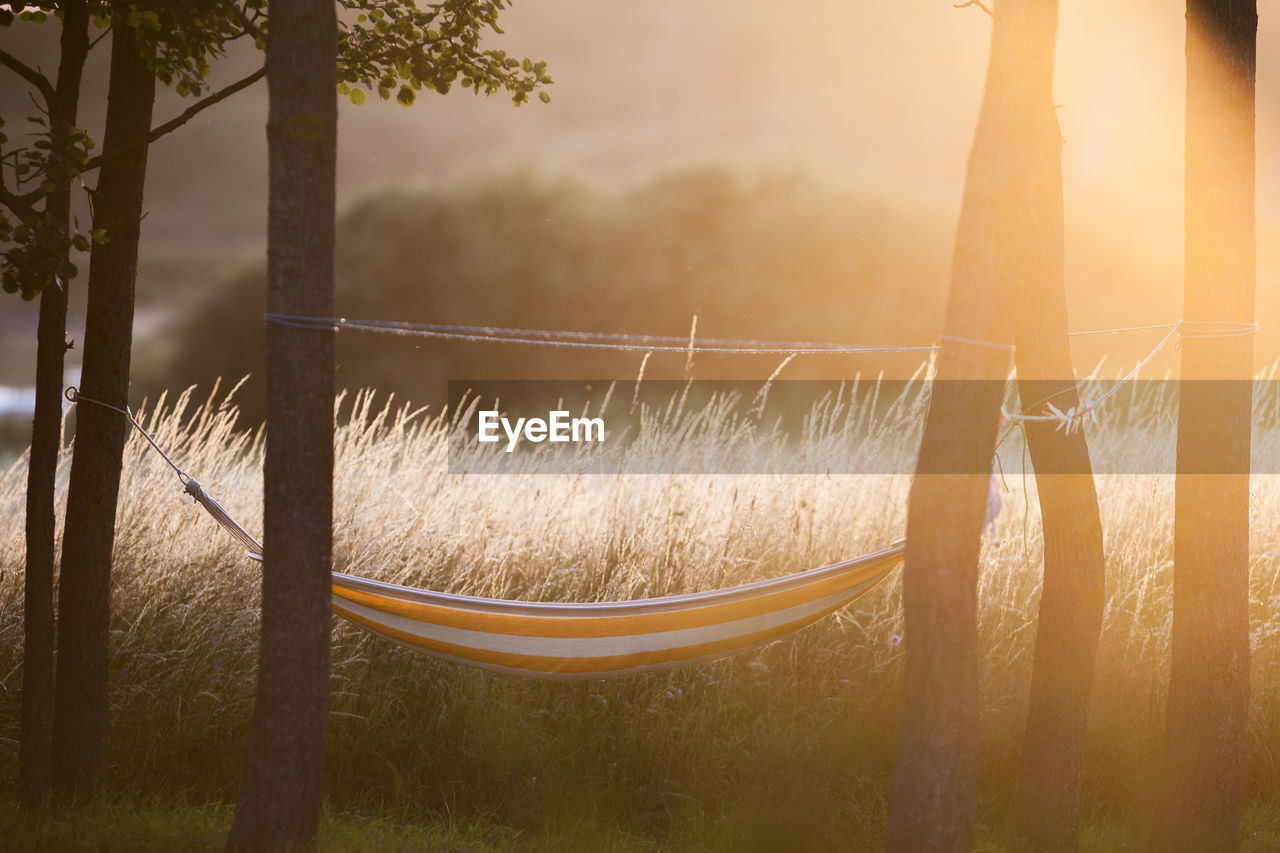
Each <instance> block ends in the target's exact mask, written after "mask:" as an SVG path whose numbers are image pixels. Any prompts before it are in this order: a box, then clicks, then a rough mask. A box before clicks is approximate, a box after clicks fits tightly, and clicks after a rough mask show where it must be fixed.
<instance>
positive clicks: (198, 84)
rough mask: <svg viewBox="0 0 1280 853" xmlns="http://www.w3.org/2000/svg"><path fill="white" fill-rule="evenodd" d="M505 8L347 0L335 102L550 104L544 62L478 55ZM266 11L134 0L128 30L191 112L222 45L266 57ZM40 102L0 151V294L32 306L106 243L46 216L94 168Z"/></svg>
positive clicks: (204, 93)
mask: <svg viewBox="0 0 1280 853" xmlns="http://www.w3.org/2000/svg"><path fill="white" fill-rule="evenodd" d="M508 5H509V0H484V2H474V0H444V2H441V3H436V4H427V5H424V6H423V7H421V8H419V6H418V5H417V4H416V3H415V2H413V0H348V2H346V3H344V6H345V7H346V8H347V9H348V10H349V11H350V12H351V14H350V15H347V16H346V18H347V19H346V20H344V21H343V22H342V23H341V34H340V41H339V59H338V80H339V86H338V88H339V92H340V94H343V95H346V96H348V97H349V98H350V99H351V101H352V102H353V103H357V104H358V103H362V102H363V101H364V100H365V90H366V89H368V90H370V91H377V92H378V95H379V96H380V97H381V98H382V99H383V100H388V99H390V98H391V97H392V95H393V94H394V96H395V99H396V100H397V101H398V102H399V103H401V104H403V105H404V106H410V105H412V104H413V103H414V101H415V100H416V98H417V93H418V92H419V91H421V90H422V89H423V88H424V87H425V88H426V89H428V90H432V91H436V92H439V93H441V94H445V93H447V92H449V90H450V89H451V87H452V86H453V85H454V83H455V82H458V83H460V84H461V85H462V86H463V87H464V88H470V89H473V90H474V91H475V92H476V93H477V94H479V93H481V92H483V93H485V94H494V93H496V92H499V91H503V90H505V91H507V92H509V93H510V95H511V99H512V101H513V102H514V103H515V104H516V105H517V106H519V105H520V104H523V103H526V102H528V101H529V99H530V96H531V95H532V94H533V93H534V92H535V91H536V92H538V95H539V98H540V99H541V100H543V101H548V100H550V98H549V96H548V95H547V93H546V91H545V89H544V88H543V87H545V86H548V85H551V83H552V82H554V81H553V80H552V78H551V76H550V74H548V73H547V63H546V62H544V61H534V60H530V59H528V58H525V59H516V58H515V57H511V56H508V55H507V54H506V52H505V51H503V50H499V49H492V48H489V49H485V48H482V47H481V44H480V42H481V38H482V37H483V36H484V35H485V34H486V33H487V32H494V33H501V32H502V30H501V29H500V28H499V26H498V15H499V13H500V12H501V11H502V10H503V9H504V8H506V7H507V6H508ZM87 6H88V10H89V14H90V16H91V20H92V22H93V25H94V26H95V27H97V28H98V29H107V28H109V27H110V26H112V19H111V4H110V3H105V2H90V3H88V4H87ZM267 12H268V8H267V3H266V0H239V2H238V3H228V2H226V0H190V2H183V3H173V2H166V0H135V2H133V3H131V4H130V6H129V10H128V13H127V16H126V22H127V24H128V26H130V27H132V28H133V29H134V30H135V32H136V34H137V36H138V38H139V41H140V42H141V43H143V44H146V45H148V46H149V47H150V48H151V52H152V53H154V59H153V60H151V65H152V67H153V68H154V70H155V73H156V78H157V79H158V80H159V81H160V82H161V83H164V84H165V85H167V86H170V87H172V89H173V90H174V91H175V92H177V93H178V94H179V95H182V96H190V97H193V98H194V97H197V96H200V97H201V98H202V100H201V101H200V102H198V103H197V104H196V105H195V107H193V109H202V108H203V107H204V106H208V105H211V104H212V103H216V100H215V98H216V93H214V92H213V90H212V88H211V86H210V84H209V80H208V78H209V75H210V74H211V72H212V68H213V66H212V63H213V62H215V61H216V60H217V59H218V58H219V57H221V56H223V54H224V53H225V51H226V49H227V47H228V45H230V44H231V43H232V42H234V41H236V40H238V39H241V38H245V37H252V38H253V39H254V41H255V43H256V44H257V46H258V47H259V49H265V47H266V43H265V41H264V40H263V39H264V37H265V35H266V33H267V31H269V29H270V22H269V19H268V14H267ZM61 14H62V12H61V10H60V9H59V8H58V4H57V3H52V2H45V3H39V4H28V5H27V6H26V7H25V8H24V9H23V10H22V11H21V12H20V13H18V14H16V15H15V14H14V13H13V12H11V11H8V10H0V26H9V25H11V24H13V23H14V22H15V21H21V22H24V23H30V24H42V23H45V22H46V21H48V20H50V18H51V17H52V18H55V19H56V18H58V17H61ZM28 82H29V83H30V82H31V81H28ZM33 85H34V84H33ZM46 85H47V84H46ZM37 88H41V87H37ZM41 94H43V95H44V96H45V101H46V103H45V104H44V106H43V112H44V116H40V115H36V116H32V117H31V118H29V119H28V121H29V122H30V124H31V127H32V130H31V132H30V133H29V134H28V139H29V140H30V141H29V145H24V146H21V147H18V148H15V149H12V150H6V149H5V145H6V143H7V142H8V139H7V137H5V135H4V132H3V131H4V127H3V120H0V247H4V248H0V284H2V285H3V288H4V290H5V291H6V292H9V293H19V294H21V295H22V298H23V299H28V300H29V299H34V298H35V297H36V296H38V295H39V293H40V291H41V290H42V289H43V288H44V287H45V286H46V285H47V284H48V283H49V282H51V281H56V280H61V281H63V282H66V281H70V280H71V279H72V278H73V277H74V276H75V275H76V273H77V269H76V265H75V264H74V263H72V262H71V261H70V260H69V259H68V251H67V250H68V249H69V248H72V249H75V250H76V251H79V252H85V251H88V250H89V249H90V247H91V245H92V243H94V242H102V241H103V240H105V239H107V237H108V235H106V234H104V233H102V232H101V231H97V232H90V233H78V232H77V233H72V234H67V233H65V231H64V230H63V228H62V225H61V224H60V223H58V222H55V221H54V220H53V218H51V217H49V216H47V215H46V214H45V212H44V210H43V202H44V200H45V199H46V198H47V197H48V195H49V194H50V193H51V192H53V191H55V190H57V189H59V188H66V187H68V186H70V185H71V183H72V182H73V181H74V180H75V179H76V178H77V177H78V176H80V175H82V174H84V173H85V172H86V171H88V170H90V169H92V168H93V167H94V165H96V163H95V161H93V160H91V158H90V152H91V151H92V149H93V147H94V140H93V139H92V138H91V137H90V135H89V134H88V133H87V132H86V131H85V130H84V129H82V128H78V127H50V126H49V122H48V120H47V116H48V114H49V111H50V105H49V103H48V100H49V97H50V96H51V94H52V92H51V89H50V90H49V91H44V92H42V93H41ZM169 129H170V130H171V129H172V128H169ZM6 169H7V170H8V173H9V175H10V176H11V181H10V183H11V184H12V186H11V187H10V186H9V185H8V184H6V181H5V179H6V175H5V171H6ZM5 208H7V209H8V211H7V212H6V210H5Z"/></svg>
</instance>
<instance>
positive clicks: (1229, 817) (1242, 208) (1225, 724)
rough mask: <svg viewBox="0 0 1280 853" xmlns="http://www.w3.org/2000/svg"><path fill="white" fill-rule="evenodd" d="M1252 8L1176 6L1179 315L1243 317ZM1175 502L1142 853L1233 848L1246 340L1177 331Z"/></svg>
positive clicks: (1249, 345) (1245, 641) (1243, 579)
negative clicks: (1181, 239) (1182, 226)
mask: <svg viewBox="0 0 1280 853" xmlns="http://www.w3.org/2000/svg"><path fill="white" fill-rule="evenodd" d="M1257 27H1258V14H1257V4H1256V2H1249V1H1248V0H1246V2H1241V0H1189V2H1188V3H1187V154H1186V194H1187V198H1186V284H1185V288H1186V289H1185V293H1184V307H1183V317H1184V319H1186V320H1187V321H1189V322H1192V323H1194V322H1195V321H1201V322H1205V321H1207V322H1211V323H1217V322H1235V323H1248V322H1251V321H1252V320H1253V312H1254V288H1255V276H1256V272H1255V269H1256V245H1257V238H1256V226H1255V214H1254V192H1255V189H1254V169H1255V164H1254V160H1255V152H1254V90H1255V81H1256V76H1257ZM1186 331H1187V333H1188V334H1187V335H1185V336H1184V338H1183V346H1182V383H1181V402H1180V405H1179V409H1178V475H1177V489H1176V492H1177V496H1176V499H1175V510H1174V595H1173V602H1174V611H1173V614H1174V615H1173V652H1172V654H1173V663H1172V671H1171V674H1170V681H1169V706H1168V718H1167V721H1166V729H1165V740H1166V746H1165V749H1166V752H1165V774H1164V778H1165V780H1166V784H1165V787H1164V790H1163V791H1162V794H1161V800H1160V803H1159V807H1158V810H1157V812H1156V822H1155V825H1154V829H1153V831H1152V835H1151V845H1150V847H1151V849H1152V850H1159V851H1165V850H1195V851H1201V850H1203V851H1210V850H1233V849H1235V848H1236V846H1237V845H1238V843H1239V832H1240V817H1241V812H1242V810H1243V807H1244V789H1245V772H1246V768H1245V760H1246V749H1247V733H1248V711H1249V610H1248V608H1249V478H1248V471H1249V453H1250V436H1249V430H1250V415H1251V402H1252V401H1251V392H1252V389H1251V387H1250V382H1249V381H1248V380H1249V379H1250V378H1251V375H1252V370H1253V338H1252V337H1249V336H1238V337H1205V338H1202V337H1196V336H1195V332H1196V331H1203V328H1200V329H1197V327H1195V326H1194V325H1192V326H1191V327H1190V328H1188V329H1186Z"/></svg>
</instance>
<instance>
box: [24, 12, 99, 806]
mask: <svg viewBox="0 0 1280 853" xmlns="http://www.w3.org/2000/svg"><path fill="white" fill-rule="evenodd" d="M88 55H89V14H88V12H87V11H86V9H85V4H84V2H83V0H81V2H71V3H66V4H65V5H64V7H63V14H62V36H61V43H60V56H59V60H58V81H57V84H56V86H55V88H54V92H55V96H54V99H53V102H52V103H51V104H49V127H50V130H51V131H52V133H53V144H54V145H55V146H59V147H60V149H61V150H62V151H63V152H64V153H65V152H66V151H67V147H68V145H69V139H68V132H69V131H70V129H71V128H73V127H74V126H75V124H76V113H77V111H78V108H79V103H80V78H81V74H82V72H83V70H84V63H85V58H86V57H87V56H88ZM45 204H46V208H45V209H46V211H47V212H48V213H49V214H50V216H51V217H52V218H53V219H54V220H55V221H56V222H58V223H60V224H61V225H62V227H63V228H64V229H65V230H66V231H67V232H70V230H71V183H70V182H67V184H66V185H65V186H59V187H58V188H57V189H56V190H55V191H54V192H53V193H52V194H51V195H50V196H49V199H48V201H47V202H45ZM70 287H71V283H70V282H69V281H64V282H58V281H52V282H49V283H48V284H46V285H45V288H44V290H43V291H42V292H41V293H40V319H39V325H38V327H37V331H36V405H35V414H34V417H33V418H32V423H31V457H30V460H29V467H28V469H27V519H26V534H27V564H26V576H25V577H26V580H25V582H24V584H23V601H22V613H23V647H22V648H23V652H22V729H21V734H20V736H19V740H20V744H19V748H18V787H19V790H20V792H21V795H22V800H23V802H24V803H25V804H26V805H28V806H32V807H34V806H37V805H39V804H40V803H42V802H44V801H45V800H46V799H47V798H48V796H49V792H50V790H51V787H52V770H51V769H50V760H51V759H50V745H51V741H50V722H51V713H52V709H53V631H54V621H53V561H54V550H55V549H54V534H55V528H56V515H55V509H54V506H55V502H54V484H55V480H56V478H57V472H58V452H59V450H61V448H60V446H59V443H60V441H61V437H62V377H63V372H64V371H63V368H64V364H65V356H66V351H67V346H68V344H67V340H66V328H67V291H68V289H69V288H70Z"/></svg>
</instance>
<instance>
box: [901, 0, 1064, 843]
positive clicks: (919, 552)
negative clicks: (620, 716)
mask: <svg viewBox="0 0 1280 853" xmlns="http://www.w3.org/2000/svg"><path fill="white" fill-rule="evenodd" d="M1056 12H1057V7H1056V3H1055V2H1053V0H1003V2H1001V3H1000V4H999V5H998V6H996V8H995V16H994V21H993V29H992V38H991V58H990V63H989V66H988V70H987V81H986V91H985V94H984V96H983V103H982V110H981V113H980V115H979V118H978V128H977V132H976V134H975V137H974V144H973V150H972V152H971V153H970V157H969V167H968V173H967V175H966V180H965V191H964V202H963V205H962V208H961V211H960V221H959V225H958V228H957V234H956V248H955V257H954V260H953V263H952V273H951V288H950V292H949V293H948V297H947V318H946V331H947V334H946V335H945V336H944V338H943V345H942V351H941V354H940V356H939V360H938V371H937V377H936V379H935V381H934V384H933V396H932V399H931V401H930V405H929V413H928V416H927V418H926V421H925V429H924V436H923V438H922V440H921V446H920V459H919V462H918V463H917V467H916V477H915V481H914V483H913V484H912V488H911V495H910V499H909V500H910V503H909V507H908V513H907V553H906V565H905V568H904V574H903V594H904V609H905V615H906V637H907V660H906V673H905V684H904V690H903V712H902V713H903V719H902V735H901V744H900V747H899V753H898V764H897V767H896V769H895V773H894V786H893V809H892V813H891V816H890V823H889V848H890V849H891V850H895V851H917V850H930V851H933V850H938V851H942V850H957V851H958V850H968V849H969V847H970V831H971V824H972V819H973V808H974V802H975V797H976V783H977V771H978V714H979V688H978V632H977V602H976V593H977V568H978V565H977V564H978V551H979V546H980V544H981V533H982V525H983V519H984V514H985V508H986V498H987V488H988V482H989V477H990V470H991V459H992V453H993V450H994V447H995V439H996V433H997V429H998V426H999V418H1000V402H1001V399H1002V394H1003V385H1004V379H1005V377H1006V375H1007V372H1008V367H1009V352H1008V350H1007V349H1003V348H1001V346H1000V345H1006V346H1007V345H1010V344H1011V343H1012V341H1013V337H1014V317H1013V316H1012V314H1011V312H1010V311H1009V310H1008V306H1009V304H1010V302H1011V300H1012V299H1013V297H1014V295H1015V293H1017V291H1018V287H1019V284H1020V282H1021V280H1022V278H1023V276H1025V274H1026V272H1027V270H1028V269H1031V268H1033V267H1035V266H1036V265H1037V264H1040V263H1043V261H1042V260H1040V259H1039V257H1038V255H1037V253H1038V252H1039V251H1040V249H1041V247H1040V245H1039V234H1038V231H1037V229H1038V228H1039V227H1040V226H1039V225H1038V224H1037V223H1036V222H1035V218H1036V216H1037V215H1038V213H1037V208H1036V203H1037V181H1038V180H1041V179H1042V178H1041V173H1042V171H1043V158H1044V154H1043V146H1040V145H1037V144H1036V143H1035V141H1036V140H1038V139H1040V138H1041V135H1042V134H1044V133H1045V132H1046V130H1045V129H1046V128H1047V127H1056V120H1055V118H1054V115H1053V102H1052V97H1051V92H1050V91H1049V90H1048V89H1047V88H1046V86H1047V81H1044V80H1039V79H1038V78H1037V76H1036V75H1034V74H1028V69H1030V68H1034V67H1035V64H1036V63H1038V62H1040V61H1042V59H1043V57H1041V56H1039V52H1040V51H1042V50H1043V49H1044V45H1045V44H1046V43H1048V44H1050V45H1051V44H1052V39H1053V31H1054V28H1055V27H1056V17H1057V15H1056ZM1059 139H1060V137H1055V141H1058V140H1059ZM960 339H963V340H960ZM993 344H994V345H995V346H992V345H993Z"/></svg>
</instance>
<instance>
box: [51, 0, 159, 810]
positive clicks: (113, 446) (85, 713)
mask: <svg viewBox="0 0 1280 853" xmlns="http://www.w3.org/2000/svg"><path fill="white" fill-rule="evenodd" d="M127 15H128V5H127V4H123V3H121V4H117V5H116V6H115V7H114V8H113V12H112V42H111V80H110V83H109V86H108V94H107V119H106V128H105V131H104V133H103V140H102V150H103V154H104V158H105V159H104V161H103V165H102V171H101V174H100V175H99V178H98V186H97V191H96V193H95V194H94V227H95V228H103V229H105V230H106V233H107V239H108V241H107V242H106V243H105V244H102V245H99V246H95V247H94V249H93V254H92V257H91V258H90V262H89V304H88V313H87V315H86V318H85V340H84V369H83V376H82V379H81V383H80V389H81V391H83V393H84V394H85V396H87V397H90V398H93V399H96V400H102V401H104V402H107V403H110V404H112V405H115V406H120V407H123V406H125V405H126V404H127V398H128V391H129V350H130V347H131V346H132V343H133V288H134V280H135V278H136V275H137V268H138V235H139V230H140V225H141V220H142V189H143V183H144V180H145V177H146V165H147V146H146V144H145V140H146V137H147V134H148V133H149V132H150V130H151V112H152V104H153V103H154V100H155V73H154V72H153V71H152V70H151V68H150V67H149V65H148V57H147V56H146V55H144V48H143V47H142V46H141V45H140V44H139V43H138V42H137V41H136V40H135V39H134V34H133V31H132V30H131V29H130V28H129V26H128V25H127V23H126V17H127ZM139 143H142V144H139ZM121 149H127V150H125V151H122V150H121ZM113 152H120V153H119V156H110V155H112V154H113ZM128 428H129V427H128V424H127V423H126V422H125V420H124V419H123V417H121V416H120V415H119V414H117V413H115V412H110V411H107V410H105V409H101V408H98V407H94V406H83V407H81V408H80V409H79V410H77V412H76V443H75V453H74V455H73V457H72V462H71V478H70V483H69V485H68V494H67V522H66V529H65V531H64V534H63V546H62V573H61V577H60V582H59V586H58V614H59V620H58V669H57V678H56V682H55V696H54V708H53V784H54V789H55V791H56V792H58V793H59V794H60V795H68V796H69V795H75V794H80V793H86V792H88V791H91V790H92V789H93V788H95V787H96V786H97V785H98V783H99V782H100V778H101V774H102V770H103V768H104V766H105V761H106V744H107V631H108V622H109V618H110V587H111V552H112V547H113V544H114V541H115V516H116V497H117V495H118V493H119V489H120V465H121V456H122V454H123V452H124V442H125V438H126V437H127V430H128Z"/></svg>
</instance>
